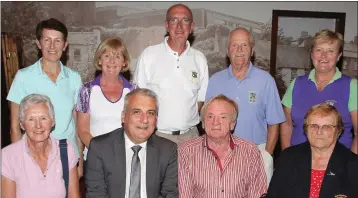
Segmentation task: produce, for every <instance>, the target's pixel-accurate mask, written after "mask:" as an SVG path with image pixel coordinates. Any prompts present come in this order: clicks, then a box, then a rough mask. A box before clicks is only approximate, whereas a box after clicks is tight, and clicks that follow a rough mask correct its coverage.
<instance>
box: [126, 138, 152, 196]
mask: <svg viewBox="0 0 358 198" xmlns="http://www.w3.org/2000/svg"><path fill="white" fill-rule="evenodd" d="M124 143H125V148H126V193H125V196H124V197H125V198H128V196H129V186H130V182H131V181H130V180H131V168H132V167H131V164H132V157H133V154H134V152H133V150H132V147H133V146H135V145H136V144H134V143H133V142H132V141H131V140H130V139H129V138H128V136H127V134H126V133H124ZM138 145H139V146H141V147H142V148H141V149H140V151H139V153H138V157H139V160H140V169H141V170H140V173H141V176H140V197H141V198H146V197H147V184H146V158H147V142H146V141H145V142H143V143H141V144H138Z"/></svg>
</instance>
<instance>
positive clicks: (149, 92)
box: [123, 88, 159, 114]
mask: <svg viewBox="0 0 358 198" xmlns="http://www.w3.org/2000/svg"><path fill="white" fill-rule="evenodd" d="M137 94H138V95H141V96H147V97H150V98H153V99H154V101H155V106H156V107H157V109H156V110H157V114H158V110H159V105H158V96H157V94H156V93H155V92H154V91H152V90H150V89H147V88H137V89H134V90H132V91H131V92H129V93H128V94H127V95H126V96H125V97H124V107H123V112H125V111H126V110H127V107H128V102H129V100H130V99H131V98H132V97H133V96H134V95H137Z"/></svg>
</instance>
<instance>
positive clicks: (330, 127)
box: [307, 124, 337, 132]
mask: <svg viewBox="0 0 358 198" xmlns="http://www.w3.org/2000/svg"><path fill="white" fill-rule="evenodd" d="M307 126H308V130H310V131H312V132H317V131H318V130H319V129H320V128H321V129H322V131H324V132H332V131H333V130H334V128H336V127H337V125H331V124H324V125H322V126H320V125H318V124H308V125H307Z"/></svg>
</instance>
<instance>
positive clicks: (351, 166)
mask: <svg viewBox="0 0 358 198" xmlns="http://www.w3.org/2000/svg"><path fill="white" fill-rule="evenodd" d="M311 161H312V160H311V147H310V144H309V143H308V142H305V143H302V144H299V145H296V146H293V147H290V148H287V149H286V150H284V151H283V152H282V153H281V156H280V158H279V159H278V164H277V166H276V168H275V171H274V173H273V176H272V180H271V182H270V186H269V189H268V194H267V196H266V197H269V198H308V197H309V193H310V187H311ZM336 195H346V196H348V198H353V197H358V156H357V155H355V154H354V153H352V152H351V151H350V150H349V149H347V148H346V147H344V146H343V145H342V144H340V143H338V142H337V144H336V146H335V148H334V151H333V153H332V155H331V158H330V159H329V162H328V166H327V169H326V173H325V176H324V178H323V181H322V186H321V190H320V195H319V197H320V198H331V197H332V198H334V197H335V196H336Z"/></svg>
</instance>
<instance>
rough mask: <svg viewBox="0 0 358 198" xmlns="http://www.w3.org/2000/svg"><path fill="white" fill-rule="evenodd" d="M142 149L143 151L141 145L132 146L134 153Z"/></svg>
mask: <svg viewBox="0 0 358 198" xmlns="http://www.w3.org/2000/svg"><path fill="white" fill-rule="evenodd" d="M140 149H142V147H141V146H139V145H135V146H132V150H133V151H134V153H138V152H139V151H140Z"/></svg>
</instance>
